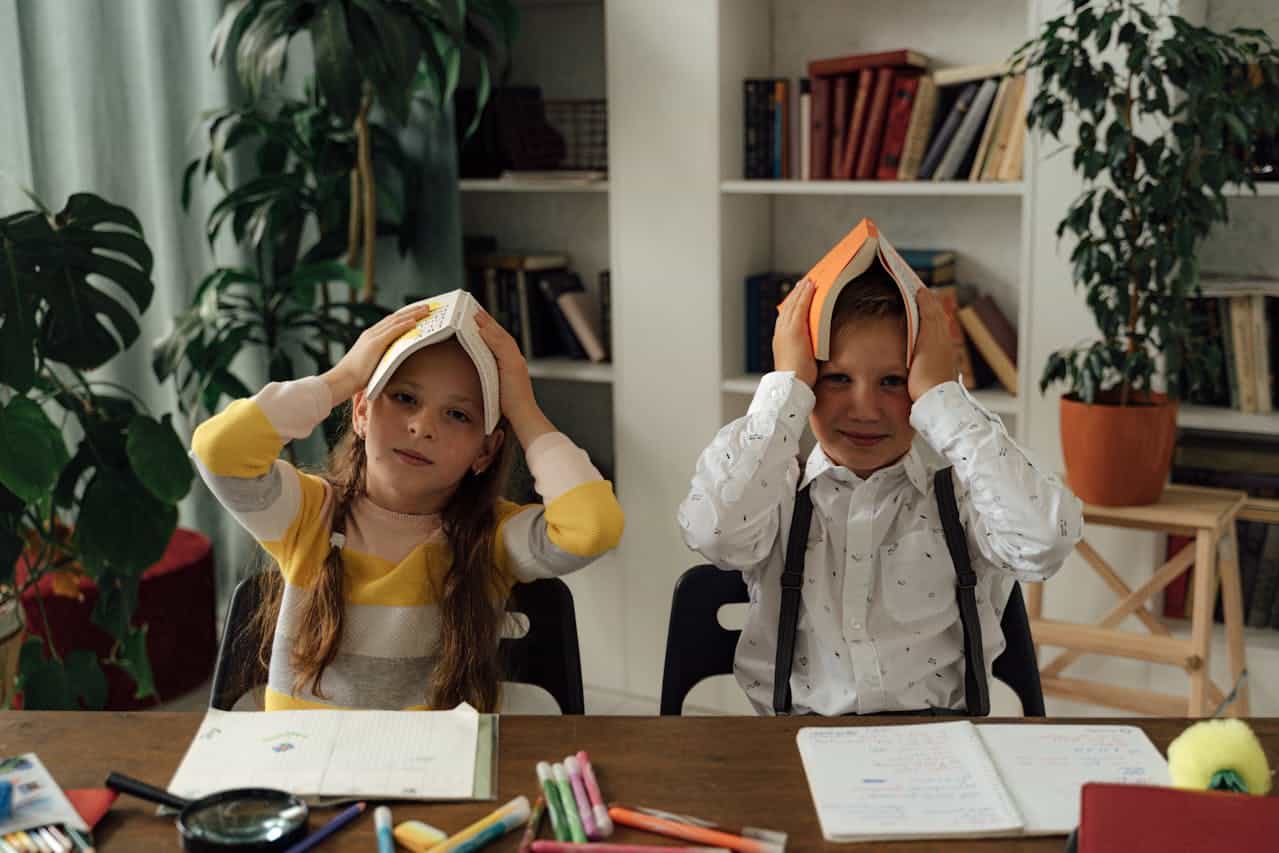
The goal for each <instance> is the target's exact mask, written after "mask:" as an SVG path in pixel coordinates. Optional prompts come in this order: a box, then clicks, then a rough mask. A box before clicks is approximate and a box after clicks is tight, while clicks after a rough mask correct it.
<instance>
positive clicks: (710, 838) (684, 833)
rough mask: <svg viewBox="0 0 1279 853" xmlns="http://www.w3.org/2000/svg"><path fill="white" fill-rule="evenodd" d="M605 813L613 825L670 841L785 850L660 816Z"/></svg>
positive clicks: (752, 852) (745, 852)
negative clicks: (667, 837) (642, 831)
mask: <svg viewBox="0 0 1279 853" xmlns="http://www.w3.org/2000/svg"><path fill="white" fill-rule="evenodd" d="M608 814H609V817H611V818H613V822H614V823H620V824H622V825H623V826H632V827H635V828H636V829H643V830H645V831H647V832H655V833H657V834H658V835H666V836H669V837H671V838H682V839H684V840H685V841H696V842H698V843H700V844H709V845H712V846H715V847H727V848H729V849H730V850H736V851H738V853H782V851H783V850H784V849H785V848H783V847H780V846H779V845H776V844H768V843H767V842H764V841H755V840H754V839H751V838H742V837H741V836H740V835H729V834H728V833H727V832H716V831H715V830H713V829H704V828H702V827H700V826H689V825H688V824H686V823H679V822H678V821H673V820H663V819H662V818H660V817H652V816H650V815H646V814H640V813H639V812H633V811H631V810H630V809H623V808H619V807H618V806H613V807H612V808H610V809H609V810H608Z"/></svg>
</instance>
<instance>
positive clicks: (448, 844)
mask: <svg viewBox="0 0 1279 853" xmlns="http://www.w3.org/2000/svg"><path fill="white" fill-rule="evenodd" d="M528 811H529V809H528V797H525V796H519V797H516V798H515V799H513V800H511V801H510V802H509V803H507V804H506V805H504V806H502V807H501V808H500V809H497V810H495V811H493V812H490V813H489V814H488V815H487V816H485V817H482V818H480V819H479V820H477V821H476V822H475V823H473V824H471V825H470V826H468V827H467V828H466V829H464V830H462V831H461V832H458V833H454V834H453V835H450V836H449V837H448V838H446V839H444V841H441V842H440V843H439V844H437V845H435V846H434V847H432V848H431V849H430V850H429V851H427V853H452V851H454V850H457V849H458V848H459V847H460V846H461V845H462V843H463V842H466V841H469V840H471V839H472V838H474V837H475V836H477V835H479V834H480V833H481V832H483V831H484V830H486V829H488V828H489V827H490V826H493V825H494V824H496V823H499V822H501V821H504V820H505V819H506V818H507V816H509V815H511V814H522V815H523V818H522V819H521V820H520V823H523V822H524V821H525V820H528ZM504 831H505V830H504Z"/></svg>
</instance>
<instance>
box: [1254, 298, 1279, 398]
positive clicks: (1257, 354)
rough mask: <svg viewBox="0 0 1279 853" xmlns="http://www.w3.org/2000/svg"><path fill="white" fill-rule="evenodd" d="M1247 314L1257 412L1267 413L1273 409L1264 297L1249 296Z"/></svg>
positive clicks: (1268, 335) (1268, 339)
mask: <svg viewBox="0 0 1279 853" xmlns="http://www.w3.org/2000/svg"><path fill="white" fill-rule="evenodd" d="M1248 300H1249V305H1248V308H1249V316H1250V319H1251V322H1252V363H1253V372H1254V374H1255V376H1256V380H1257V412H1258V413H1259V414H1263V415H1268V414H1270V413H1271V412H1273V411H1274V403H1273V401H1272V400H1271V399H1270V334H1269V331H1270V330H1269V328H1268V327H1267V325H1266V297H1265V296H1261V295H1256V296H1250V297H1248Z"/></svg>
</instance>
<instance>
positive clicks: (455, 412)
mask: <svg viewBox="0 0 1279 853" xmlns="http://www.w3.org/2000/svg"><path fill="white" fill-rule="evenodd" d="M447 414H448V416H449V417H450V418H452V419H453V420H455V421H457V422H458V423H463V424H469V423H470V422H471V416H470V415H468V414H467V413H466V412H464V411H462V410H461V409H449V410H448V412H447Z"/></svg>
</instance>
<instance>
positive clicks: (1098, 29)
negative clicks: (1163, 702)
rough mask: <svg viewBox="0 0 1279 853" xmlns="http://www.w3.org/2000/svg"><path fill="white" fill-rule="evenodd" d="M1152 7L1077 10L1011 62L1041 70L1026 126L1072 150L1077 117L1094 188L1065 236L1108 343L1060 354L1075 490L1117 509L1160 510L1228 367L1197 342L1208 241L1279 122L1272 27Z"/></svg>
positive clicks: (1082, 198) (1044, 382) (1115, 1)
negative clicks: (1193, 317) (1181, 403)
mask: <svg viewBox="0 0 1279 853" xmlns="http://www.w3.org/2000/svg"><path fill="white" fill-rule="evenodd" d="M1148 5H1149V4H1148V3H1143V2H1141V0H1091V1H1089V0H1075V2H1074V3H1073V4H1072V8H1071V9H1070V11H1069V12H1067V13H1066V14H1063V15H1061V16H1060V17H1056V18H1053V19H1052V20H1050V21H1048V22H1047V23H1045V24H1044V26H1043V29H1042V30H1041V32H1040V33H1039V35H1038V36H1036V37H1035V38H1033V39H1031V40H1030V41H1028V42H1027V43H1026V44H1024V45H1023V46H1022V47H1021V48H1019V49H1018V50H1017V51H1016V53H1015V54H1014V55H1013V65H1014V68H1015V69H1016V70H1017V71H1018V72H1023V73H1024V72H1031V73H1033V74H1035V75H1037V76H1038V78H1039V84H1038V88H1037V90H1036V93H1035V96H1034V98H1033V100H1032V102H1031V104H1030V107H1029V112H1028V117H1027V125H1028V126H1029V127H1030V128H1033V129H1035V130H1038V131H1039V132H1040V133H1042V134H1045V135H1047V136H1049V137H1051V138H1053V139H1054V140H1060V138H1061V132H1062V129H1063V126H1065V124H1066V122H1065V119H1066V118H1067V117H1068V116H1069V117H1070V118H1071V119H1073V122H1072V126H1071V128H1070V130H1071V134H1070V135H1071V136H1072V137H1073V146H1071V147H1070V150H1071V151H1072V153H1073V165H1074V169H1075V171H1076V172H1077V173H1078V174H1079V175H1080V176H1081V177H1082V179H1083V183H1084V191H1083V192H1082V193H1081V194H1080V195H1079V197H1078V198H1076V199H1075V200H1074V201H1073V203H1072V204H1071V205H1070V207H1069V208H1068V210H1067V211H1066V215H1065V217H1064V218H1063V219H1062V220H1061V222H1060V223H1059V225H1058V226H1057V235H1058V237H1059V238H1061V237H1065V236H1069V237H1070V238H1071V239H1072V240H1073V241H1074V247H1073V250H1072V252H1071V263H1072V265H1073V274H1074V284H1075V287H1076V288H1079V289H1082V290H1083V291H1084V294H1085V299H1086V300H1087V304H1088V307H1089V309H1090V310H1091V311H1092V314H1093V317H1094V318H1095V320H1096V323H1097V327H1098V330H1099V332H1100V338H1099V339H1098V340H1095V341H1093V342H1091V343H1088V344H1085V345H1081V346H1076V347H1073V348H1070V349H1065V350H1061V351H1058V352H1055V353H1053V354H1052V355H1051V356H1050V357H1049V359H1048V362H1047V364H1046V365H1045V366H1044V371H1043V374H1042V377H1041V379H1040V390H1041V391H1044V390H1046V389H1047V388H1048V387H1049V386H1051V385H1054V384H1058V383H1061V384H1063V385H1065V386H1066V393H1065V394H1064V395H1063V396H1062V399H1061V434H1062V445H1063V446H1062V450H1063V455H1064V457H1065V464H1066V471H1067V476H1068V478H1069V482H1070V485H1071V487H1072V488H1073V489H1074V491H1075V492H1076V494H1078V495H1079V497H1081V498H1082V499H1083V500H1085V501H1088V502H1091V503H1096V504H1103V505H1112V506H1116V505H1137V504H1146V503H1153V502H1155V501H1157V500H1158V499H1159V497H1160V495H1161V494H1162V492H1163V487H1164V484H1165V483H1166V481H1167V478H1168V471H1169V467H1170V466H1171V461H1172V449H1173V442H1174V439H1175V435H1176V418H1177V400H1178V399H1179V398H1180V397H1181V396H1183V395H1184V394H1185V393H1187V392H1189V391H1192V390H1194V389H1196V388H1197V387H1198V385H1199V384H1200V383H1203V382H1205V381H1206V380H1207V378H1208V377H1210V376H1211V375H1212V371H1214V370H1215V369H1216V368H1217V366H1219V364H1220V361H1219V360H1220V358H1221V355H1220V353H1219V352H1217V351H1216V349H1215V348H1214V347H1212V346H1202V345H1198V344H1197V343H1196V342H1192V340H1191V337H1190V333H1189V328H1188V325H1189V306H1188V300H1189V299H1190V298H1192V297H1194V296H1196V295H1197V294H1198V292H1199V264H1198V260H1197V255H1198V251H1199V247H1200V245H1201V243H1202V241H1203V239H1204V238H1205V237H1206V236H1207V235H1208V233H1209V232H1210V231H1211V230H1212V229H1213V227H1214V226H1216V225H1218V224H1219V223H1222V222H1225V221H1226V220H1227V216H1228V206H1227V198H1226V192H1227V191H1228V190H1229V189H1230V188H1232V187H1234V186H1247V187H1252V188H1254V189H1255V187H1254V184H1253V171H1252V169H1251V160H1252V155H1251V151H1252V143H1253V141H1254V140H1257V139H1260V138H1262V136H1263V135H1264V134H1267V133H1271V132H1273V131H1274V129H1275V128H1276V126H1279V75H1277V73H1276V62H1277V61H1279V54H1276V50H1275V46H1274V44H1273V43H1272V42H1271V40H1270V39H1269V38H1267V37H1266V35H1265V34H1264V33H1262V32H1260V31H1258V30H1247V29H1234V30H1231V31H1229V32H1225V33H1217V32H1213V31H1211V30H1208V29H1205V28H1203V27H1199V26H1195V25H1193V24H1191V23H1190V22H1188V21H1186V20H1184V19H1183V18H1181V17H1178V16H1176V15H1166V14H1160V15H1158V16H1156V15H1154V14H1151V13H1150V12H1149V11H1147V9H1146V8H1145V7H1146V6H1148Z"/></svg>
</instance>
